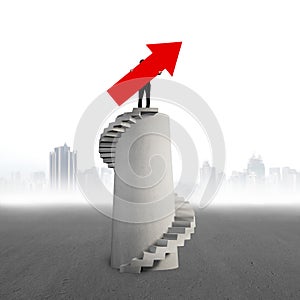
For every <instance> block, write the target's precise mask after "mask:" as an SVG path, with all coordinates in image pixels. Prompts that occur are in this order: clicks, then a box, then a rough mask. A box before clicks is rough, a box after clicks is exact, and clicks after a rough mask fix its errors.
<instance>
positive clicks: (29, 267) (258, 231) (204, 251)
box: [0, 207, 300, 300]
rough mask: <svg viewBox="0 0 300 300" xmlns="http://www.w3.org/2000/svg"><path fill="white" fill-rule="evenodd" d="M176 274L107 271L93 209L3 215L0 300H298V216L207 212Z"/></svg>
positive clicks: (101, 224) (104, 236) (104, 222)
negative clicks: (137, 273)
mask: <svg viewBox="0 0 300 300" xmlns="http://www.w3.org/2000/svg"><path fill="white" fill-rule="evenodd" d="M197 222H198V223H197V231H196V233H195V235H194V236H193V239H192V240H191V241H189V242H187V243H186V246H185V247H184V248H181V249H180V251H179V255H180V268H179V269H178V270H173V271H161V272H145V273H142V274H140V275H135V274H120V273H119V272H118V271H116V270H113V269H111V268H110V267H109V255H110V220H109V219H107V218H106V217H104V216H102V215H101V214H99V213H97V212H96V211H95V210H93V209H92V208H90V207H82V208H71V207H60V208H55V209H53V208H52V209H51V210H50V209H49V208H43V209H33V208H31V209H29V208H27V209H23V210H22V209H17V208H9V209H8V208H3V207H2V208H1V207H0V299H1V300H2V299H184V298H185V299H300V211H299V209H296V210H284V211H282V209H267V210H261V209H253V208H252V209H248V208H243V209H236V208H235V209H233V208H231V209H230V208H227V209H223V210H221V209H208V210H205V211H202V212H201V213H200V214H198V215H197Z"/></svg>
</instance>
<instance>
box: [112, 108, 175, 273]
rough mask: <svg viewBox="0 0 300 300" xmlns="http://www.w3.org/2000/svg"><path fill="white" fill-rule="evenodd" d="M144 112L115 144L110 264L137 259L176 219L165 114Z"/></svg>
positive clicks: (168, 132)
mask: <svg viewBox="0 0 300 300" xmlns="http://www.w3.org/2000/svg"><path fill="white" fill-rule="evenodd" d="M136 111H138V110H136ZM144 112H145V113H143V110H141V111H140V118H139V117H138V118H136V123H134V124H131V126H130V128H127V129H126V131H125V132H123V133H122V134H121V136H120V137H119V138H118V142H117V143H116V145H115V153H114V168H115V177H114V203H113V217H114V219H113V228H112V249H111V265H112V267H114V268H119V267H120V266H121V265H122V264H126V263H128V262H130V260H131V259H133V258H135V257H140V256H141V255H142V252H143V250H146V249H147V248H148V247H149V246H150V245H152V244H153V243H154V242H155V241H156V240H158V239H159V238H161V237H162V235H163V233H164V232H167V230H168V227H169V226H170V225H171V224H172V221H173V219H174V208H175V207H174V206H175V204H174V186H173V172H172V160H171V142H170V124H169V117H168V116H167V115H165V114H160V113H155V114H151V113H147V110H144ZM176 256H177V251H176ZM174 261H176V259H175V260H174Z"/></svg>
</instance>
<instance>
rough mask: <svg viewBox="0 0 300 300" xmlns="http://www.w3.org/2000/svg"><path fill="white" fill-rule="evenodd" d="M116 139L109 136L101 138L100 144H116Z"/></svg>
mask: <svg viewBox="0 0 300 300" xmlns="http://www.w3.org/2000/svg"><path fill="white" fill-rule="evenodd" d="M117 140H118V139H116V138H114V137H110V136H103V137H101V138H100V143H102V142H108V143H116V142H117Z"/></svg>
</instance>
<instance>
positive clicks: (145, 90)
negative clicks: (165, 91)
mask: <svg viewBox="0 0 300 300" xmlns="http://www.w3.org/2000/svg"><path fill="white" fill-rule="evenodd" d="M143 61H144V60H143V59H141V60H140V63H142V62H143ZM161 72H162V71H159V72H158V75H160V74H161ZM150 91H151V83H150V81H149V82H148V83H147V84H146V85H145V86H143V87H142V88H141V89H140V90H139V103H138V107H142V99H143V96H144V93H146V107H147V108H149V107H150Z"/></svg>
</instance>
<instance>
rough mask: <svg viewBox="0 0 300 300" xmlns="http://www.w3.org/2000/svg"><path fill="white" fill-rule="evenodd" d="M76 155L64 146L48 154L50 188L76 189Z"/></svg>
mask: <svg viewBox="0 0 300 300" xmlns="http://www.w3.org/2000/svg"><path fill="white" fill-rule="evenodd" d="M76 174H77V153H76V152H71V151H70V147H68V146H67V144H64V146H62V147H57V148H54V151H53V152H50V174H49V179H50V187H51V188H52V189H57V190H73V189H75V187H76Z"/></svg>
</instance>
